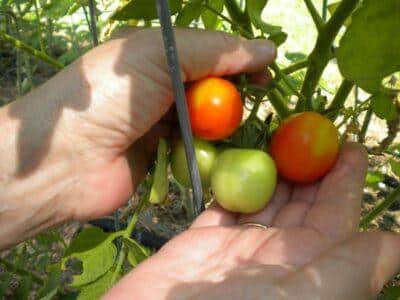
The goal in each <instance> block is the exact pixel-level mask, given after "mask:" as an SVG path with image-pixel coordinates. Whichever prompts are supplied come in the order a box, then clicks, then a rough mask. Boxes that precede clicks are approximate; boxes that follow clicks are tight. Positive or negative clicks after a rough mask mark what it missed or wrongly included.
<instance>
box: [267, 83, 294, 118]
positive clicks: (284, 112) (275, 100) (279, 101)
mask: <svg viewBox="0 0 400 300" xmlns="http://www.w3.org/2000/svg"><path fill="white" fill-rule="evenodd" d="M267 95H268V98H269V101H270V102H271V105H272V106H273V107H274V109H275V111H276V112H277V114H278V115H279V117H280V118H281V119H285V118H286V117H288V116H290V114H291V112H290V110H289V109H288V107H287V105H286V103H285V99H284V98H283V96H282V95H281V93H279V92H278V90H276V89H272V90H270V91H269V92H268V93H267Z"/></svg>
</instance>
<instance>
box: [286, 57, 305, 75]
mask: <svg viewBox="0 0 400 300" xmlns="http://www.w3.org/2000/svg"><path fill="white" fill-rule="evenodd" d="M307 66H308V59H305V60H302V61H299V62H297V63H294V64H292V65H290V66H288V67H286V68H284V69H282V72H283V73H284V74H286V75H290V74H292V73H295V72H297V71H299V70H301V69H304V68H306V67H307Z"/></svg>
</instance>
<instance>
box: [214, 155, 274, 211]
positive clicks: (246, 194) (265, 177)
mask: <svg viewBox="0 0 400 300" xmlns="http://www.w3.org/2000/svg"><path fill="white" fill-rule="evenodd" d="M276 181H277V171H276V167H275V163H274V161H273V160H272V158H271V157H270V156H269V155H268V154H267V153H265V152H263V151H260V150H253V149H230V150H226V151H224V152H222V153H221V154H220V155H219V157H218V159H217V162H216V163H215V166H214V169H213V172H212V175H211V188H212V190H213V191H214V195H215V198H216V200H217V202H218V203H219V204H220V205H221V206H222V207H223V208H224V209H226V210H229V211H232V212H239V213H246V214H248V213H254V212H257V211H260V210H261V209H263V208H264V207H265V206H266V205H267V204H268V202H269V200H270V198H271V196H272V194H273V193H274V190H275V186H276Z"/></svg>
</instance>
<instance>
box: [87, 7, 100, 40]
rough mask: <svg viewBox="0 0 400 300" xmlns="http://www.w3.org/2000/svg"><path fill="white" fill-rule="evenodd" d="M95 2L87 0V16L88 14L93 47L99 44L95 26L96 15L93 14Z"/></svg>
mask: <svg viewBox="0 0 400 300" xmlns="http://www.w3.org/2000/svg"><path fill="white" fill-rule="evenodd" d="M94 1H95V0H89V14H90V31H91V33H92V42H93V47H96V46H97V45H98V44H99V39H98V37H97V26H96V13H95V7H96V5H95V2H94Z"/></svg>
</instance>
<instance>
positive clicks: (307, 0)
mask: <svg viewBox="0 0 400 300" xmlns="http://www.w3.org/2000/svg"><path fill="white" fill-rule="evenodd" d="M304 3H305V5H306V6H307V9H308V11H309V13H310V15H311V18H312V19H313V21H314V23H315V26H316V27H317V30H318V31H321V30H322V27H323V26H324V20H323V19H322V18H321V16H320V15H319V13H318V10H317V8H316V7H315V5H314V3H313V2H312V0H304Z"/></svg>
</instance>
